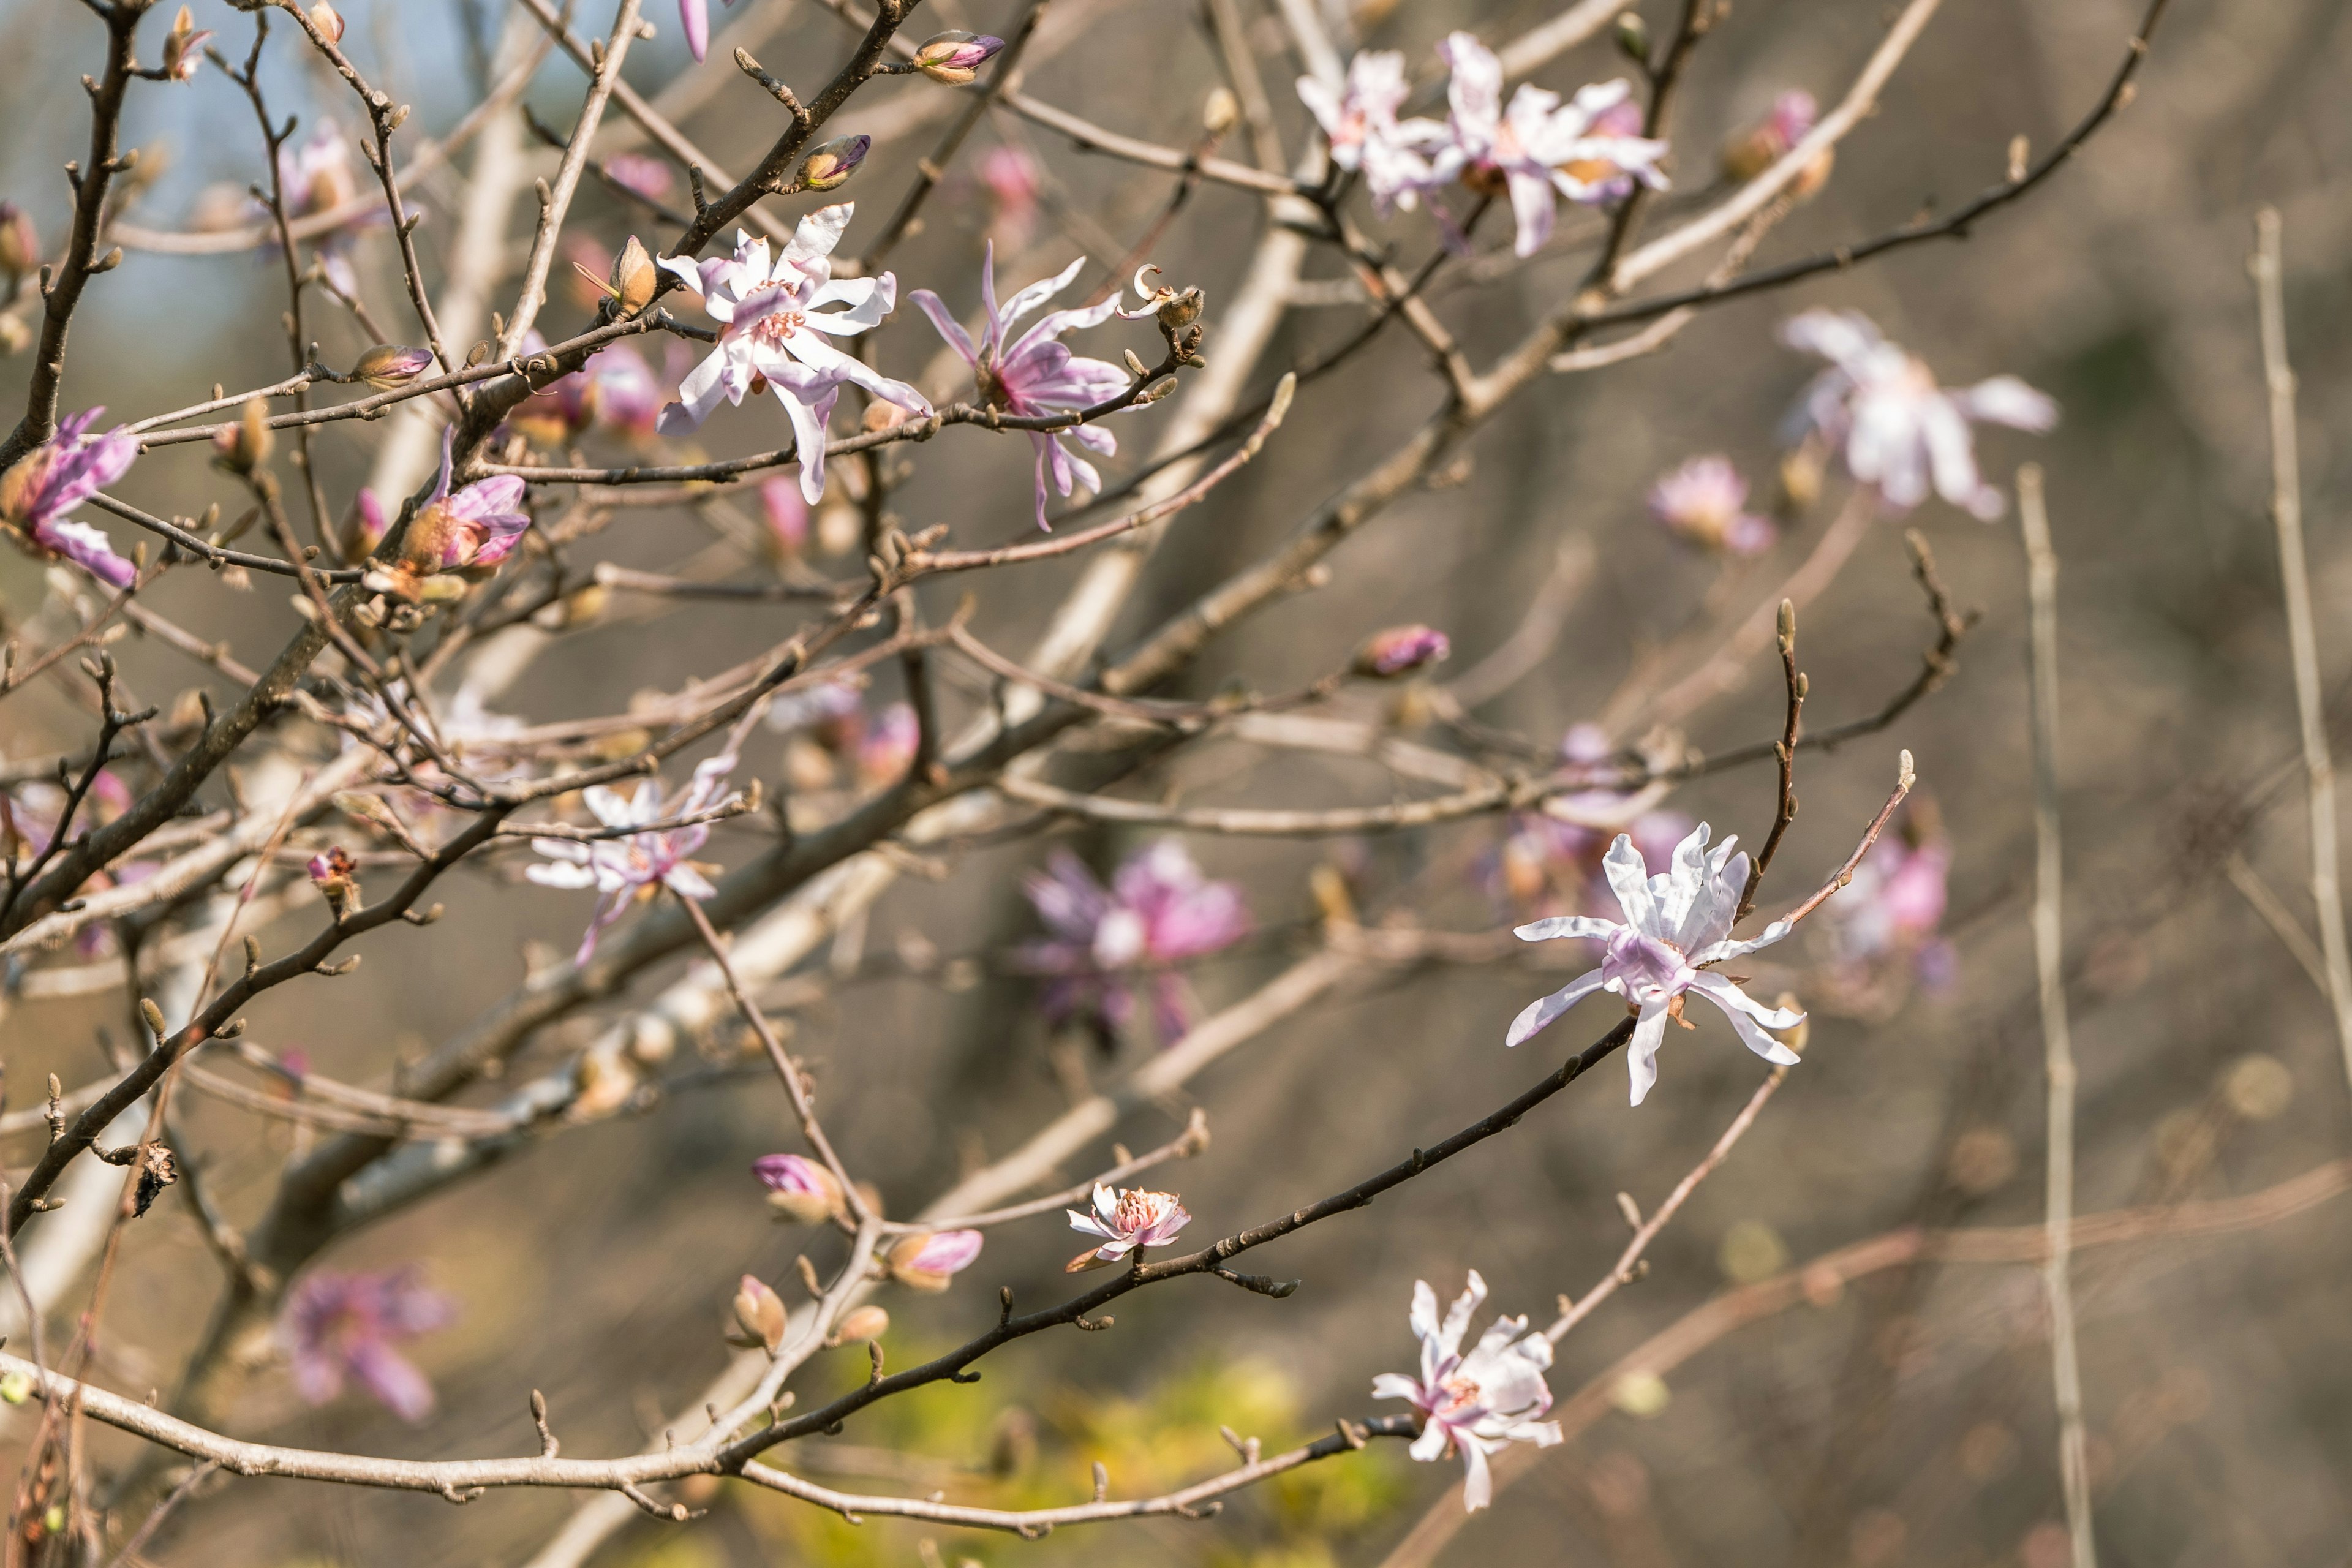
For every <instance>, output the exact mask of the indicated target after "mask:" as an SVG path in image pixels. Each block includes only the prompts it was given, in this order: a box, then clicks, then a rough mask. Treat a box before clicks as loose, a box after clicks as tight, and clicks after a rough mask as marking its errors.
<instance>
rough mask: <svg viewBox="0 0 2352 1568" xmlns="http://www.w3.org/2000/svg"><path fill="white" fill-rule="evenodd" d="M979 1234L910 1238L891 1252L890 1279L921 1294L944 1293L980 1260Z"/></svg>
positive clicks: (965, 1232) (944, 1233) (944, 1232)
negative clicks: (926, 1292)
mask: <svg viewBox="0 0 2352 1568" xmlns="http://www.w3.org/2000/svg"><path fill="white" fill-rule="evenodd" d="M981 1240H982V1237H981V1234H980V1232H978V1231H976V1230H941V1231H933V1232H931V1233H929V1235H924V1236H910V1237H907V1238H906V1239H904V1240H902V1241H900V1242H899V1243H898V1245H897V1246H896V1247H892V1248H891V1249H890V1253H889V1257H888V1258H887V1259H886V1260H885V1261H886V1263H887V1267H888V1268H889V1270H890V1278H891V1279H896V1280H897V1281H898V1283H899V1284H901V1285H908V1286H912V1287H913V1288H914V1289H918V1290H944V1289H947V1288H948V1284H949V1282H950V1280H952V1279H954V1278H955V1277H956V1276H957V1275H958V1274H961V1273H962V1272H963V1271H964V1270H965V1269H966V1268H971V1262H972V1259H974V1258H978V1257H979V1256H980V1244H981Z"/></svg>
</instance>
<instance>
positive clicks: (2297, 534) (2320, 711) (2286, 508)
mask: <svg viewBox="0 0 2352 1568" xmlns="http://www.w3.org/2000/svg"><path fill="white" fill-rule="evenodd" d="M2281 248H2282V246H2281V235H2280V225H2279V215H2278V209H2277V208H2276V207H2264V208H2263V209H2262V210H2261V211H2260V212H2259V213H2257V214H2255V216H2254V254H2253V255H2252V257H2251V258H2248V260H2247V268H2248V270H2250V271H2251V272H2252V274H2253V277H2254V304H2255V309H2256V311H2257V313H2258V316H2259V319H2260V323H2261V331H2262V341H2263V382H2264V384H2266V386H2267V387H2268V389H2269V393H2270V427H2271V521H2273V523H2275V524H2276V525H2277V528H2278V546H2279V579H2280V583H2281V584H2282V586H2283V587H2284V589H2285V592H2286V640H2287V650H2288V653H2289V655H2290V656H2291V658H2292V659H2293V662H2294V706H2295V716H2296V718H2297V719H2298V720H2299V721H2301V723H2302V726H2303V766H2304V771H2305V773H2307V774H2308V775H2309V776H2310V781H2311V900H2312V902H2313V904H2315V906H2316V907H2317V909H2318V913H2319V948H2320V952H2321V954H2322V955H2323V957H2324V959H2325V960H2326V967H2327V998H2328V1002H2329V1005H2330V1006H2331V1008H2332V1009H2333V1011H2334V1012H2335V1015H2336V1043H2337V1045H2339V1046H2340V1047H2342V1049H2343V1052H2344V1068H2345V1071H2346V1072H2347V1074H2352V949H2348V948H2347V945H2346V942H2345V935H2344V892H2343V888H2342V885H2341V883H2340V881H2339V873H2338V868H2337V855H2336V763H2335V760H2334V758H2333V757H2331V756H2330V755H2329V753H2328V749H2327V721H2326V714H2325V711H2324V706H2323V702H2322V700H2321V694H2320V688H2319V634H2318V632H2317V630H2316V629H2315V627H2314V626H2313V624H2312V616H2311V572H2310V568H2309V567H2308V566H2307V565H2306V564H2305V561H2304V551H2303V479H2302V475H2301V472H2300V463H2299V459H2298V455H2297V451H2296V441H2295V429H2294V369H2293V368H2292V367H2291V366H2290V365H2289V364H2288V363H2287V349H2286V304H2285V300H2284V287H2283V281H2282V279H2281V276H2280V272H2281V268H2280V252H2281Z"/></svg>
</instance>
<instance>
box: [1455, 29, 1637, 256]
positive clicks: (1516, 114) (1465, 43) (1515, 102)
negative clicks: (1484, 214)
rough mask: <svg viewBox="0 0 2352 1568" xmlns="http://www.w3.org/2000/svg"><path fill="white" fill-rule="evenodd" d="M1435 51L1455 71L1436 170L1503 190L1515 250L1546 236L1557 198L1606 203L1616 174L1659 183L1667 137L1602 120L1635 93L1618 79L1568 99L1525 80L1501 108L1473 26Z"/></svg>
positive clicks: (1490, 57) (1492, 63) (1489, 53)
mask: <svg viewBox="0 0 2352 1568" xmlns="http://www.w3.org/2000/svg"><path fill="white" fill-rule="evenodd" d="M1437 52H1438V54H1439V55H1440V56H1441V57H1443V58H1444V61H1445V63H1446V65H1447V66H1449V67H1450V68H1452V69H1453V72H1454V77H1453V80H1452V81H1451V82H1449V83H1448V84H1447V87H1446V98H1447V100H1448V101H1449V102H1450V103H1451V105H1452V108H1453V116H1452V120H1451V121H1450V123H1449V131H1450V133H1451V134H1450V139H1449V141H1448V142H1447V143H1446V145H1445V146H1444V147H1443V148H1440V149H1438V150H1437V152H1436V153H1435V154H1434V156H1433V159H1432V163H1433V169H1434V172H1435V173H1436V174H1438V175H1439V176H1440V177H1442V178H1454V177H1459V178H1460V179H1461V180H1462V181H1463V182H1464V183H1465V184H1468V185H1469V186H1471V187H1472V188H1473V189H1474V190H1480V191H1485V192H1488V193H1491V194H1494V195H1505V194H1507V195H1509V197H1510V199H1511V213H1512V216H1513V217H1514V218H1515V219H1516V220H1517V225H1518V236H1517V244H1516V249H1517V253H1518V254H1519V255H1521V256H1533V255H1534V254H1535V253H1536V252H1537V251H1538V250H1540V249H1542V248H1543V247H1544V244H1545V242H1546V241H1547V240H1549V239H1550V238H1551V229H1552V220H1553V217H1554V216H1555V214H1556V212H1557V210H1558V198H1559V197H1562V196H1564V197H1566V198H1567V199H1568V200H1570V201H1572V202H1601V201H1607V200H1610V199H1612V191H1615V190H1616V189H1618V188H1619V182H1624V184H1623V185H1622V188H1623V189H1624V190H1626V191H1630V190H1631V189H1632V184H1631V182H1632V181H1634V180H1639V181H1640V182H1641V183H1642V184H1645V185H1648V186H1649V187H1650V188H1651V189H1653V190H1661V191H1662V190H1664V189H1665V188H1666V176H1665V173H1664V171H1663V170H1662V169H1660V168H1659V167H1658V162H1659V160H1660V159H1662V158H1664V156H1665V154H1666V143H1664V142H1654V141H1651V140H1649V139H1648V138H1646V137H1643V136H1638V135H1632V134H1628V133H1626V132H1624V131H1623V129H1622V121H1610V122H1609V126H1608V127H1607V128H1604V126H1603V125H1602V124H1601V121H1602V118H1603V117H1604V116H1606V115H1608V114H1609V113H1610V111H1612V110H1615V109H1617V107H1618V106H1619V105H1620V104H1622V103H1624V102H1625V101H1626V100H1627V99H1629V98H1630V97H1631V96H1632V94H1633V88H1632V86H1631V85H1629V84H1628V83H1626V82H1625V81H1623V80H1622V79H1620V80H1617V81H1611V82H1597V83H1594V84H1593V85H1592V86H1590V87H1585V88H1580V89H1578V91H1577V94H1576V96H1575V97H1574V98H1573V99H1571V100H1569V101H1568V102H1567V104H1566V105H1565V106H1563V105H1562V103H1561V102H1560V97H1559V94H1558V93H1556V92H1549V91H1547V90H1545V89H1542V88H1539V87H1537V86H1534V85H1533V84H1531V83H1522V84H1521V85H1520V87H1519V89H1518V91H1517V92H1516V93H1514V94H1513V95H1512V96H1511V102H1510V106H1509V107H1508V108H1507V109H1506V108H1505V107H1504V105H1503V62H1502V61H1501V60H1500V59H1498V58H1496V56H1495V52H1494V51H1493V50H1492V49H1489V48H1488V47H1486V45H1484V44H1482V43H1480V42H1479V41H1478V38H1477V36H1476V35H1475V34H1472V33H1454V34H1451V35H1449V36H1448V37H1446V39H1445V41H1444V43H1442V44H1440V45H1438V47H1437ZM1634 129H1635V130H1638V129H1639V127H1638V126H1636V127H1634Z"/></svg>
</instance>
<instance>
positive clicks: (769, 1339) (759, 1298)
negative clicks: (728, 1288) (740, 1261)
mask: <svg viewBox="0 0 2352 1568" xmlns="http://www.w3.org/2000/svg"><path fill="white" fill-rule="evenodd" d="M735 1321H736V1322H738V1323H740V1324H741V1325H742V1328H743V1337H744V1338H745V1340H746V1341H748V1342H751V1343H753V1344H758V1345H761V1346H764V1347H766V1348H767V1349H768V1350H770V1351H773V1350H774V1349H775V1348H776V1347H777V1346H778V1345H780V1344H782V1343H783V1342H784V1303H783V1301H782V1299H781V1298H779V1297H778V1296H777V1294H776V1293H775V1292H774V1291H773V1290H771V1289H768V1288H767V1287H766V1286H765V1285H763V1284H761V1282H760V1281H759V1280H758V1279H753V1278H752V1277H751V1275H749V1274H746V1275H745V1276H743V1282H742V1284H740V1285H739V1286H738V1287H736V1289H735Z"/></svg>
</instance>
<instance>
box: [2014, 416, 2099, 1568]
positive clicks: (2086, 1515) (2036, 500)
mask: <svg viewBox="0 0 2352 1568" xmlns="http://www.w3.org/2000/svg"><path fill="white" fill-rule="evenodd" d="M2017 511H2018V518H2019V521H2021V522H2022V523H2023V525H2024V529H2025V560H2026V591H2027V597H2028V603H2029V609H2030V613H2031V616H2032V628H2031V640H2030V642H2029V644H2028V649H2027V651H2028V654H2029V656H2030V657H2029V660H2028V662H2029V663H2030V665H2031V667H2032V677H2033V844H2034V866H2033V960H2034V967H2035V968H2036V970H2038V971H2039V972H2040V974H2041V980H2042V1056H2043V1059H2044V1061H2045V1062H2046V1064H2047V1068H2048V1073H2049V1079H2050V1115H2049V1121H2050V1131H2049V1137H2050V1162H2049V1178H2048V1184H2047V1185H2048V1193H2047V1198H2048V1201H2047V1206H2046V1209H2045V1211H2044V1228H2045V1229H2046V1231H2047V1232H2048V1235H2049V1246H2050V1256H2049V1258H2048V1260H2047V1261H2046V1262H2045V1263H2044V1264H2043V1265H2042V1279H2043V1281H2044V1283H2045V1285H2046V1288H2047V1290H2048V1294H2049V1297H2050V1367H2051V1373H2050V1376H2051V1383H2052V1385H2053V1392H2054V1394H2055V1396H2056V1399H2057V1404H2058V1468H2059V1478H2060V1481H2061V1484H2062V1486H2063V1489H2064V1491H2065V1497H2066V1530H2067V1534H2068V1536H2069V1538H2070V1539H2071V1541H2072V1542H2073V1545H2074V1568H2093V1565H2094V1564H2095V1563H2096V1562H2097V1561H2098V1554H2097V1552H2096V1550H2095V1548H2094V1546H2093V1543H2092V1540H2091V1478H2090V1462H2089V1459H2088V1458H2087V1454H2086V1443H2085V1438H2084V1430H2083V1369H2082V1363H2081V1361H2080V1359H2079V1358H2078V1357H2077V1355H2076V1352H2075V1343H2074V1286H2073V1283H2072V1281H2071V1279H2070V1277H2069V1273H2068V1252H2069V1249H2070V1247H2071V1245H2072V1234H2071V1233H2072V1227H2073V1226H2074V1041H2073V1039H2072V1038H2071V1037H2070V1036H2069V1035H2068V1033H2067V1028H2066V975H2065V967H2064V956H2065V955H2064V932H2063V928H2062V926H2061V923H2060V909H2059V893H2060V890H2061V888H2062V886H2063V881H2064V863H2063V858H2062V857H2061V855H2060V853H2059V841H2058V555H2057V552H2055V551H2053V549H2052V548H2051V546H2050V519H2049V514H2048V513H2047V512H2046V511H2045V510H2043V507H2042V470H2041V468H2038V467H2036V466H2034V465H2033V464H2031V463H2029V464H2027V465H2026V466H2025V467H2024V468H2020V469H2019V470H2018V471H2017Z"/></svg>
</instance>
